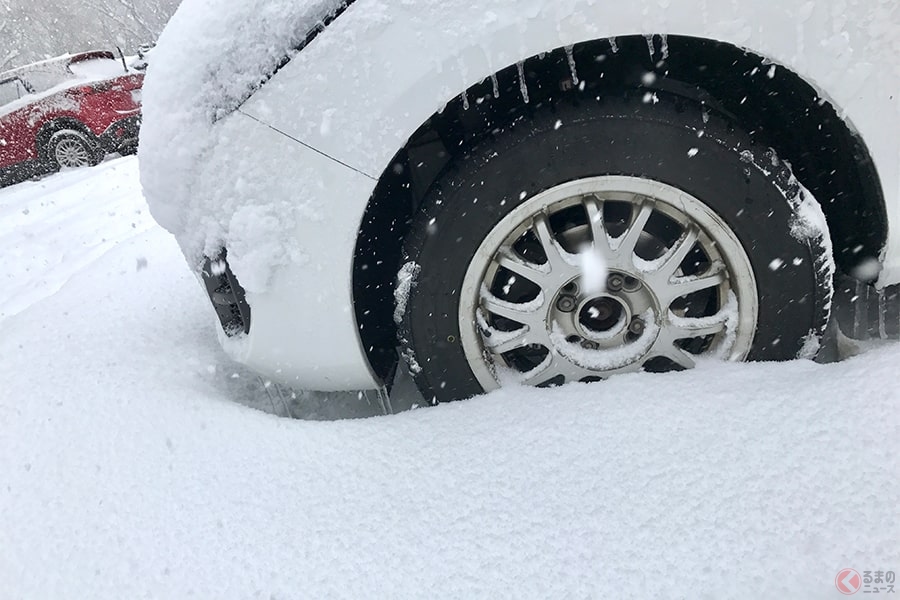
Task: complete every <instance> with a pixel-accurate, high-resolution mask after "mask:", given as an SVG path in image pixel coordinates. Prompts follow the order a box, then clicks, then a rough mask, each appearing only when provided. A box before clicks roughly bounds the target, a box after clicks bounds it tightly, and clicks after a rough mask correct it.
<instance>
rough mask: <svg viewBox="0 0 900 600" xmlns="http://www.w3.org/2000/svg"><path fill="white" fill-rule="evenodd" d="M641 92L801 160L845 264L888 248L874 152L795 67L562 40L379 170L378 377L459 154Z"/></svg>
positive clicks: (420, 132)
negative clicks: (408, 255) (415, 255)
mask: <svg viewBox="0 0 900 600" xmlns="http://www.w3.org/2000/svg"><path fill="white" fill-rule="evenodd" d="M648 74H652V75H648ZM635 89H639V90H643V91H644V93H645V94H646V98H647V101H648V102H652V101H653V94H654V93H655V92H658V91H664V92H666V93H668V94H675V95H676V96H679V97H681V98H683V100H684V102H691V103H700V104H703V105H705V106H707V107H709V110H714V111H716V112H718V113H721V114H723V115H725V116H726V117H728V118H729V119H730V120H732V122H734V123H736V124H738V125H739V126H740V127H741V128H742V129H744V130H745V131H747V132H748V133H750V134H751V136H752V137H753V138H754V139H755V140H757V141H758V142H760V143H761V144H763V145H765V146H769V147H772V148H774V149H775V150H776V152H777V153H778V155H779V156H780V157H782V158H783V159H785V160H787V161H789V162H790V163H791V165H792V168H793V170H794V172H795V174H796V175H797V177H798V178H799V179H800V181H801V182H802V183H803V184H804V185H805V186H806V187H807V188H808V189H809V190H810V191H812V193H813V194H814V195H815V196H816V198H817V199H818V200H819V202H820V203H821V204H822V207H823V210H824V212H825V215H826V219H827V220H828V223H829V227H830V229H831V234H832V241H833V244H834V252H835V259H836V262H837V264H838V267H839V268H840V269H841V270H842V271H844V272H845V273H851V272H852V271H853V269H854V267H855V266H857V265H858V264H860V263H862V262H864V261H866V260H870V259H871V258H876V259H877V258H879V257H880V256H881V253H882V250H883V248H884V245H885V241H886V238H887V216H886V209H885V202H884V195H883V192H882V189H881V184H880V180H879V177H878V174H877V172H876V168H875V164H874V162H873V160H872V157H871V155H870V153H869V150H868V148H867V147H866V144H865V142H864V140H863V139H862V138H861V137H860V136H859V135H858V134H857V133H856V132H855V130H854V128H853V126H852V124H850V123H848V122H847V121H846V120H845V119H844V118H842V116H841V115H840V113H839V111H840V107H835V106H834V105H833V104H832V103H831V102H830V101H829V100H828V99H827V98H825V97H823V96H822V94H821V93H820V92H819V91H817V90H816V89H815V88H814V87H813V86H812V85H811V84H810V83H809V82H807V81H805V80H804V79H803V78H802V77H800V76H799V75H798V74H797V73H795V72H794V71H792V70H790V69H789V68H787V67H784V66H781V65H779V64H775V63H773V62H771V61H769V60H768V59H766V58H765V57H763V56H760V55H759V54H755V53H753V52H751V51H748V50H745V49H742V48H738V47H737V46H734V45H732V44H728V43H724V42H718V41H714V40H709V39H703V38H696V37H688V36H674V35H670V36H644V35H630V36H622V37H618V38H615V40H614V41H612V42H611V41H610V40H606V39H603V40H594V41H589V42H585V43H581V44H577V45H575V46H573V47H567V48H566V47H564V48H557V49H555V50H552V51H548V52H547V53H544V54H541V55H538V56H534V57H531V58H528V59H527V60H524V61H523V62H521V63H518V64H513V65H511V66H508V67H506V68H504V69H502V70H500V71H498V72H497V73H496V74H494V75H493V76H491V77H488V78H486V79H485V80H483V81H481V82H480V83H478V84H476V85H474V86H472V87H470V88H469V89H468V90H466V91H465V92H463V93H462V94H460V95H458V96H456V97H455V98H454V99H453V100H451V101H450V102H448V103H447V105H446V106H445V107H444V108H443V110H441V111H439V112H437V113H435V114H434V115H432V116H431V117H430V118H429V119H428V120H427V121H425V122H424V123H423V124H422V125H421V126H420V127H419V128H418V129H417V130H416V132H415V133H414V134H413V135H412V136H411V137H410V138H409V140H408V141H407V143H406V144H405V145H404V146H403V147H402V148H401V149H400V150H399V151H398V152H397V154H396V155H395V156H394V158H393V160H391V162H390V164H388V165H387V166H386V167H385V169H384V171H383V172H382V174H381V176H380V177H379V180H378V184H377V186H376V188H375V190H374V192H373V194H372V197H371V198H370V201H369V203H368V205H367V207H366V210H365V213H364V216H363V219H362V223H361V226H360V230H359V234H358V237H357V242H356V250H355V257H354V266H353V299H354V307H355V311H356V319H357V323H358V326H359V329H360V336H361V339H362V342H363V346H364V348H365V351H366V353H367V355H368V358H369V361H370V363H371V365H372V367H373V369H374V370H375V371H376V373H378V374H379V375H380V376H382V377H386V376H387V375H388V374H389V372H390V369H391V368H392V366H393V364H394V361H395V353H394V351H393V350H394V348H393V347H394V342H395V336H396V331H395V327H394V323H393V312H394V296H393V289H394V278H395V275H396V271H397V268H398V266H399V263H400V261H401V258H402V256H401V254H402V245H403V239H404V237H405V235H406V232H407V230H408V226H409V222H410V219H411V217H412V215H413V214H414V212H415V210H416V208H417V206H418V203H419V202H420V200H421V197H422V195H423V194H424V192H425V191H426V190H427V189H428V187H429V186H430V185H431V184H432V183H433V182H434V181H435V180H436V179H437V178H438V177H439V176H440V174H441V173H442V172H443V171H444V169H445V168H446V167H447V166H448V165H449V164H450V163H451V161H452V160H453V159H454V157H456V156H459V155H462V154H465V153H466V152H468V151H469V150H470V149H471V148H473V147H475V146H477V145H478V143H479V142H480V141H482V140H483V139H485V138H489V137H491V136H492V135H493V134H494V132H497V131H499V130H502V129H504V128H507V127H510V126H513V125H514V124H516V123H517V122H520V121H523V120H527V119H528V118H529V115H532V114H534V112H535V111H538V110H550V111H552V110H554V107H555V106H556V105H558V103H561V102H565V103H576V104H577V103H579V102H595V101H597V99H598V98H602V97H603V96H605V95H609V94H619V93H623V92H629V91H633V90H635Z"/></svg>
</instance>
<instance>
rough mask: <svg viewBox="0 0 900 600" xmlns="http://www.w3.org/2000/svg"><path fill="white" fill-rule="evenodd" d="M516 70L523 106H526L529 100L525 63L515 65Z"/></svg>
mask: <svg viewBox="0 0 900 600" xmlns="http://www.w3.org/2000/svg"><path fill="white" fill-rule="evenodd" d="M516 68H517V69H518V70H519V90H520V91H521V92H522V100H524V101H525V104H528V103H529V102H530V100H529V98H528V83H527V82H526V81H525V63H523V62H519V63H517V64H516Z"/></svg>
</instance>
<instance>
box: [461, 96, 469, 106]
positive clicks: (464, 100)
mask: <svg viewBox="0 0 900 600" xmlns="http://www.w3.org/2000/svg"><path fill="white" fill-rule="evenodd" d="M462 101H463V110H469V94H468V93H467V92H463V93H462Z"/></svg>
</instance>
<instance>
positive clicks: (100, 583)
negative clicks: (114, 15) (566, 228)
mask: <svg viewBox="0 0 900 600" xmlns="http://www.w3.org/2000/svg"><path fill="white" fill-rule="evenodd" d="M207 302H208V301H207V299H206V298H205V296H204V293H203V291H202V290H201V288H200V286H199V284H198V283H197V281H196V280H195V279H194V277H193V275H192V274H191V273H190V272H189V270H188V268H187V266H186V265H185V261H184V258H183V257H182V255H181V253H180V251H179V249H178V247H177V245H176V243H175V241H174V239H173V238H172V237H171V236H170V235H169V234H168V233H166V232H164V231H163V230H162V229H161V228H159V227H158V226H156V225H155V224H154V223H153V221H152V219H150V217H149V215H148V211H147V208H146V205H145V204H144V200H143V198H142V195H141V191H140V186H139V183H138V169H137V159H136V158H133V157H132V158H125V159H118V160H111V161H108V162H105V163H103V164H102V165H100V166H99V167H96V168H93V169H89V170H83V171H75V172H66V173H61V174H59V175H55V176H51V177H48V178H45V179H43V180H41V181H38V182H27V183H24V184H21V185H17V186H14V187H10V188H6V189H2V190H0V478H2V479H0V597H2V598H4V599H6V598H8V599H44V598H91V599H102V598H109V599H116V600H121V599H123V598H128V599H137V598H187V597H197V598H266V599H269V598H319V597H353V598H373V597H374V598H378V597H383V598H393V597H421V598H426V597H429V598H430V597H455V598H472V597H485V598H501V597H509V598H546V597H581V598H587V597H593V598H625V597H643V598H717V599H718V598H791V599H796V598H838V597H843V596H841V594H839V593H838V591H837V590H836V588H835V585H834V578H835V576H836V575H837V573H838V572H839V571H840V570H841V569H843V568H846V567H852V568H855V569H857V570H858V571H860V572H862V571H863V570H894V571H895V572H898V571H900V523H898V519H897V515H898V508H897V507H898V506H900V467H898V458H897V457H898V454H900V387H898V384H897V383H896V373H897V365H898V364H900V346H897V345H896V344H887V345H883V346H875V347H870V348H867V349H866V351H865V352H864V353H863V354H862V355H860V356H858V357H855V358H852V359H849V360H847V361H845V362H843V363H840V364H833V365H818V364H814V363H812V362H808V361H797V362H792V363H784V364H749V365H739V364H714V365H704V366H702V368H700V369H697V370H695V371H690V372H684V373H670V374H665V375H653V376H651V375H633V376H631V375H629V376H621V377H617V378H614V379H612V380H610V381H608V382H605V383H602V384H595V385H583V384H575V385H570V386H567V387H563V388H558V389H553V390H536V389H524V388H512V389H504V390H502V391H500V392H497V393H493V394H489V395H487V396H483V397H480V398H475V399H473V400H470V401H466V402H459V403H455V404H452V405H444V406H439V407H437V408H428V409H419V410H413V411H409V412H405V413H402V414H398V415H394V416H379V417H370V418H365V419H355V420H340V421H337V420H331V421H328V420H326V421H322V420H319V419H333V418H335V417H340V416H344V417H348V416H370V415H373V414H376V413H377V412H378V411H377V406H375V405H374V404H372V403H370V402H369V401H368V400H367V399H366V398H362V399H358V398H357V397H356V396H355V395H347V396H341V397H333V398H329V397H324V396H321V395H311V394H302V395H299V396H298V398H297V399H295V400H293V401H291V400H290V399H289V398H288V399H287V401H286V403H280V400H281V399H279V402H276V400H275V399H273V397H272V396H271V395H270V394H267V393H266V391H265V389H264V386H263V383H264V382H261V381H259V380H258V379H257V378H256V377H255V376H253V375H252V374H251V373H249V372H247V371H246V370H244V369H243V368H241V367H238V366H236V365H234V364H233V363H231V362H230V361H229V360H228V359H227V358H226V357H225V356H224V354H223V352H222V351H221V350H220V348H219V346H218V343H217V341H216V334H215V317H214V316H213V313H212V310H211V309H210V308H209V307H208V305H207ZM260 409H262V410H260ZM263 411H268V412H263ZM288 412H290V413H291V414H293V415H294V416H299V417H301V418H302V419H300V420H297V419H288V418H284V417H283V416H278V415H285V414H287V413H288Z"/></svg>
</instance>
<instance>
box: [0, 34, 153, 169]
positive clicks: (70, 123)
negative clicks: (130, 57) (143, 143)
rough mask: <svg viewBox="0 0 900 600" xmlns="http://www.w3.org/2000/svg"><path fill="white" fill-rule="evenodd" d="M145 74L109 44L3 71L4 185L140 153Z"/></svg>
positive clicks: (0, 154) (0, 139) (0, 160)
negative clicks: (107, 47) (108, 156)
mask: <svg viewBox="0 0 900 600" xmlns="http://www.w3.org/2000/svg"><path fill="white" fill-rule="evenodd" d="M143 80H144V75H143V74H142V73H138V72H135V71H131V70H129V69H128V68H127V66H126V65H125V64H123V62H119V61H118V60H116V58H115V56H114V55H113V53H112V52H108V51H105V50H96V51H91V52H81V53H78V54H73V55H68V54H67V55H64V56H59V57H56V58H51V59H47V60H43V61H40V62H37V63H32V64H29V65H25V66H23V67H19V68H16V69H12V70H9V71H4V72H0V184H3V183H4V182H14V181H18V180H21V179H24V178H27V177H31V176H33V175H38V174H41V173H45V172H48V171H54V170H58V169H60V168H74V167H84V166H89V165H92V164H96V163H97V162H99V161H100V160H101V159H102V158H103V156H104V155H106V154H108V153H112V152H122V153H128V152H133V151H134V150H135V149H136V148H137V139H138V130H139V128H140V113H141V85H142V84H143Z"/></svg>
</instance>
